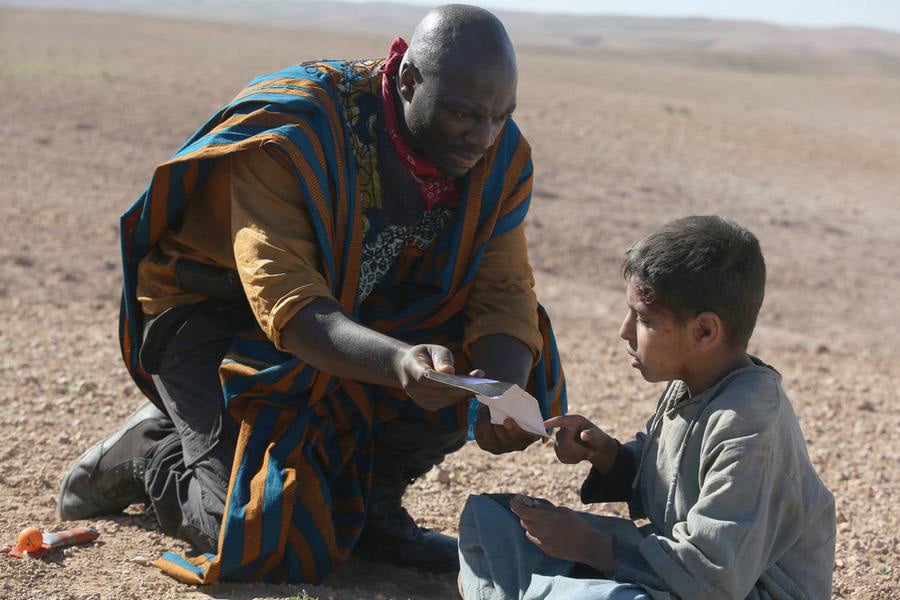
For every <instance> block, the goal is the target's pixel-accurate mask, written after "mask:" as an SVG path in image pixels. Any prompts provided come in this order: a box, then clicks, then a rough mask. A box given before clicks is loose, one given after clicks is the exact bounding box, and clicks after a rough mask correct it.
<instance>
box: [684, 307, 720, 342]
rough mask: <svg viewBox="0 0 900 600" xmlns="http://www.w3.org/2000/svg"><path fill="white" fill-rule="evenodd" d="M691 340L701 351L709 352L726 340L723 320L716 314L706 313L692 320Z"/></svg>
mask: <svg viewBox="0 0 900 600" xmlns="http://www.w3.org/2000/svg"><path fill="white" fill-rule="evenodd" d="M691 339H692V341H693V342H694V344H696V346H697V348H698V349H699V350H701V351H702V350H708V349H711V348H714V347H715V346H717V345H718V344H719V343H720V342H723V341H724V340H725V328H724V327H723V326H722V319H720V318H719V315H717V314H716V313H714V312H711V311H705V312H702V313H700V314H698V315H697V316H696V317H694V318H693V319H691Z"/></svg>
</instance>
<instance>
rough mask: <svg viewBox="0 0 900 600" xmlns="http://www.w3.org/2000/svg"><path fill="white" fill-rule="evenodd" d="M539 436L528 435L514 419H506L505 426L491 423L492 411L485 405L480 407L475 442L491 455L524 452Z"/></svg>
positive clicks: (476, 421)
mask: <svg viewBox="0 0 900 600" xmlns="http://www.w3.org/2000/svg"><path fill="white" fill-rule="evenodd" d="M537 439H538V436H536V435H534V434H531V433H528V432H527V431H525V430H524V429H522V428H521V427H519V425H518V423H516V422H515V421H513V420H512V419H509V418H508V419H506V420H505V421H504V422H503V425H494V424H493V423H491V413H490V409H489V408H488V407H487V406H485V405H483V404H482V405H480V406H479V407H478V418H477V419H476V420H475V442H476V443H477V444H478V447H479V448H481V449H482V450H485V451H487V452H490V453H491V454H505V453H506V452H515V451H516V450H524V449H525V448H527V447H528V446H529V445H531V444H532V443H533V442H534V441H536V440H537Z"/></svg>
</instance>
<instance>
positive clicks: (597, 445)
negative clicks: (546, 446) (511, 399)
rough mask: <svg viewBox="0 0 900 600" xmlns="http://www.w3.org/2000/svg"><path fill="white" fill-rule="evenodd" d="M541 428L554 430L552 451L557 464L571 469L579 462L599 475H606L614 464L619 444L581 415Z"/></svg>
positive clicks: (549, 421) (555, 419)
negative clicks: (556, 428)
mask: <svg viewBox="0 0 900 600" xmlns="http://www.w3.org/2000/svg"><path fill="white" fill-rule="evenodd" d="M544 427H558V428H559V430H558V431H557V432H556V442H555V443H554V449H555V450H556V457H557V458H558V459H559V461H560V462H562V463H565V464H567V465H574V464H576V463H579V462H581V461H583V460H587V461H590V462H591V465H593V467H594V468H595V469H597V471H599V472H600V473H608V472H609V471H610V469H612V468H613V465H614V464H615V462H616V456H617V455H618V453H619V444H618V442H616V440H615V438H613V437H611V436H610V435H608V434H607V433H606V432H605V431H603V430H602V429H600V428H599V427H597V426H596V425H594V424H593V423H591V422H590V421H589V420H587V419H586V418H585V417H582V416H581V415H563V416H560V417H552V418H550V419H547V420H546V421H544Z"/></svg>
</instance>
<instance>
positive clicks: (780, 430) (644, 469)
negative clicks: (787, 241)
mask: <svg viewBox="0 0 900 600" xmlns="http://www.w3.org/2000/svg"><path fill="white" fill-rule="evenodd" d="M623 273H624V275H625V280H626V284H627V290H626V298H627V303H628V313H627V315H626V316H625V320H624V322H623V323H622V327H621V330H620V331H619V335H620V337H622V339H624V340H625V341H626V342H627V347H626V351H627V353H628V355H629V359H630V361H631V366H632V367H634V368H636V369H638V370H640V372H641V375H643V377H644V379H646V380H647V381H649V382H660V381H668V382H669V384H668V386H667V387H666V390H665V392H663V394H662V397H661V398H660V400H659V403H658V406H657V409H656V413H655V414H654V415H653V417H651V419H650V420H649V422H648V425H647V432H646V433H641V434H638V436H637V438H636V439H635V440H633V441H631V442H628V443H627V444H620V443H619V442H618V441H617V440H615V439H614V438H612V437H610V436H609V435H607V434H606V433H604V432H603V431H602V430H601V429H599V428H598V427H597V426H596V425H594V424H592V423H591V422H590V421H588V420H587V419H585V418H584V417H581V416H578V415H568V416H562V417H555V418H552V419H549V420H547V421H546V422H545V425H546V426H547V427H558V428H559V431H558V432H557V435H556V454H557V457H558V458H559V460H560V461H562V462H564V463H569V464H574V463H578V462H580V461H584V460H586V461H588V462H590V464H591V470H590V472H589V474H588V476H587V479H586V480H585V481H584V484H583V485H582V488H581V499H582V501H583V502H610V501H618V500H624V501H627V502H628V503H629V509H630V512H631V516H632V518H634V519H637V518H646V519H648V520H649V524H648V525H645V526H644V527H641V529H637V527H636V526H635V525H634V523H633V522H632V521H629V520H626V519H618V518H613V517H601V516H597V515H589V514H586V513H577V512H575V511H572V510H569V509H566V508H562V507H556V506H553V505H552V504H550V503H549V502H547V501H544V500H533V499H530V498H527V497H524V496H519V495H517V496H515V497H510V496H509V495H481V496H472V497H470V498H469V501H468V502H467V504H466V508H465V509H464V511H463V515H462V518H461V522H460V536H459V547H460V559H461V560H460V562H461V574H460V588H461V591H462V592H463V595H464V596H465V598H492V599H493V598H497V599H500V598H672V597H681V598H685V599H692V600H693V599H698V598H829V597H830V596H831V576H832V569H833V564H834V541H835V513H834V499H833V497H832V495H831V493H830V492H829V491H828V490H827V489H826V488H825V486H824V485H823V484H822V482H821V481H820V480H819V478H818V476H817V475H816V473H815V471H814V470H813V467H812V465H811V464H810V461H809V457H808V455H807V452H806V445H805V442H804V439H803V434H802V432H801V431H800V427H799V425H798V423H797V418H796V416H795V415H794V412H793V409H792V408H791V404H790V402H789V401H788V399H787V397H786V396H785V394H784V391H783V390H782V388H781V384H780V380H781V377H780V375H779V374H778V372H777V371H775V370H774V369H773V368H771V367H769V366H768V365H765V364H764V363H762V362H760V361H759V360H757V359H756V358H754V357H751V356H749V355H748V354H747V353H746V349H747V343H748V341H749V339H750V335H751V333H752V332H753V328H754V325H755V323H756V315H757V313H758V312H759V308H760V305H761V304H762V300H763V292H764V288H765V264H764V261H763V257H762V254H761V252H760V249H759V242H758V241H757V239H756V237H755V236H754V235H753V234H752V233H750V232H749V231H747V230H746V229H744V228H742V227H741V226H739V225H737V224H736V223H734V222H733V221H730V220H728V219H724V218H722V217H718V216H704V217H688V218H684V219H679V220H677V221H673V222H671V223H669V224H667V225H665V226H663V227H662V229H660V230H659V231H657V232H656V233H653V234H651V235H649V236H648V237H646V238H644V239H642V240H641V241H639V242H637V243H636V244H635V245H634V246H632V247H631V248H630V249H629V250H628V251H627V253H626V255H625V261H624V265H623Z"/></svg>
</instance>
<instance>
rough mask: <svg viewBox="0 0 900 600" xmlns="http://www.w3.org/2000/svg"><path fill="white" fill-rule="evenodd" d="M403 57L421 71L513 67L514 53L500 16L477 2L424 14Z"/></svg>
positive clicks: (448, 6)
mask: <svg viewBox="0 0 900 600" xmlns="http://www.w3.org/2000/svg"><path fill="white" fill-rule="evenodd" d="M406 60H408V61H410V62H411V63H412V64H413V65H415V66H416V68H418V69H419V70H421V71H422V72H423V74H426V75H427V74H440V73H441V72H443V71H447V70H451V71H455V70H457V69H466V68H469V69H471V68H474V67H476V66H477V67H479V68H497V67H500V68H502V69H510V68H511V69H512V70H513V72H515V70H516V53H515V50H514V49H513V45H512V41H510V39H509V35H508V34H507V33H506V28H504V27H503V23H501V22H500V19H498V18H497V17H495V16H494V15H493V14H491V13H490V12H488V11H486V10H484V9H483V8H478V7H477V6H469V5H467V4H448V5H446V6H439V7H437V8H435V9H434V10H432V11H431V12H429V13H428V14H427V15H425V18H424V19H422V21H421V22H420V23H419V25H418V26H417V27H416V30H415V31H414V32H413V36H412V39H411V40H410V43H409V50H408V51H407V53H406Z"/></svg>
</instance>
